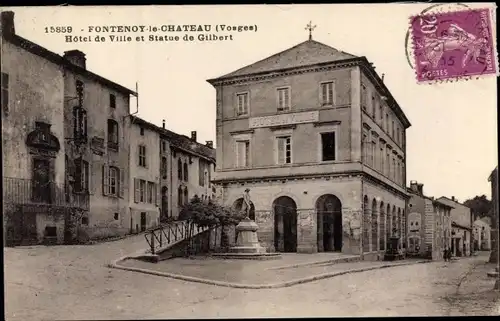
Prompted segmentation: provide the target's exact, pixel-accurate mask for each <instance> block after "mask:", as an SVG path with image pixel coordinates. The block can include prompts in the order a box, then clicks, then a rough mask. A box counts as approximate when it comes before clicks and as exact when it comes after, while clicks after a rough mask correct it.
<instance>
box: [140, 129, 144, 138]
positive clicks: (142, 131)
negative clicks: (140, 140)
mask: <svg viewBox="0 0 500 321" xmlns="http://www.w3.org/2000/svg"><path fill="white" fill-rule="evenodd" d="M140 134H141V136H144V127H141V128H140Z"/></svg>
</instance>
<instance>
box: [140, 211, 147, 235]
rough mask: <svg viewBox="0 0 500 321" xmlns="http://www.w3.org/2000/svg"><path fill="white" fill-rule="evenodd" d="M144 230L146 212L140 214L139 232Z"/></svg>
mask: <svg viewBox="0 0 500 321" xmlns="http://www.w3.org/2000/svg"><path fill="white" fill-rule="evenodd" d="M145 230H146V212H141V232H144V231H145Z"/></svg>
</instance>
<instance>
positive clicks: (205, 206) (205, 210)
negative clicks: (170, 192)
mask: <svg viewBox="0 0 500 321" xmlns="http://www.w3.org/2000/svg"><path fill="white" fill-rule="evenodd" d="M179 218H180V219H181V220H186V221H187V222H188V224H187V228H188V231H187V234H188V238H189V239H190V240H192V235H193V231H194V226H195V225H197V226H199V227H208V228H214V227H217V226H220V227H221V246H222V247H226V246H227V245H228V243H229V242H228V239H227V231H226V228H227V227H228V226H231V225H236V224H238V223H239V222H240V221H241V220H242V219H243V216H242V215H241V214H240V213H238V212H235V211H234V210H233V209H231V208H228V207H225V206H221V205H219V204H217V203H215V202H213V201H208V202H203V201H202V200H201V199H200V198H199V197H198V196H197V195H195V196H194V197H193V198H192V199H191V201H190V202H189V203H188V204H186V205H185V206H184V207H183V208H182V210H181V212H180V213H179ZM215 232H216V233H217V230H215ZM215 242H217V235H215ZM191 245H192V243H191V242H190V244H189V246H188V250H189V249H190V248H191Z"/></svg>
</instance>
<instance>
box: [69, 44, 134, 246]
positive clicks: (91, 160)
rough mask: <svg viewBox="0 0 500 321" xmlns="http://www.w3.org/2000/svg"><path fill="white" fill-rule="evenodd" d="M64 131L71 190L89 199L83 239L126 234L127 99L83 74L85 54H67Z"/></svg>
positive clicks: (124, 91)
mask: <svg viewBox="0 0 500 321" xmlns="http://www.w3.org/2000/svg"><path fill="white" fill-rule="evenodd" d="M63 59H64V60H65V61H68V62H69V63H70V64H71V66H70V67H71V68H67V70H66V73H65V77H64V78H65V94H64V97H65V108H64V118H65V119H64V125H65V126H64V127H65V137H66V139H65V145H66V160H67V165H68V166H67V168H68V170H67V176H68V180H69V181H70V182H72V185H73V186H74V189H75V190H77V191H78V192H79V193H83V194H88V195H89V198H90V210H89V213H88V216H86V217H82V219H81V226H80V234H81V235H82V238H90V239H96V238H106V237H110V236H115V235H124V234H127V233H128V232H129V230H130V227H129V226H130V225H129V223H130V221H129V220H128V217H129V216H130V210H129V195H128V191H129V180H128V177H129V152H130V151H129V147H130V137H129V135H128V134H127V128H126V121H127V116H128V115H129V114H130V96H131V95H136V93H135V92H134V91H131V90H129V89H127V88H125V87H123V86H121V85H119V84H116V83H114V82H112V81H110V80H107V79H105V78H102V77H100V76H98V75H96V74H94V73H92V72H90V71H88V70H87V68H86V58H85V54H84V53H83V52H81V51H79V50H71V51H67V52H65V54H64V56H63Z"/></svg>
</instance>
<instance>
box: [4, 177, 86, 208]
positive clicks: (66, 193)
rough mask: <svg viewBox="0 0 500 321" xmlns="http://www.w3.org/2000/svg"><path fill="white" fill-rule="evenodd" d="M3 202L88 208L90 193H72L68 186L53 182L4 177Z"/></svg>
mask: <svg viewBox="0 0 500 321" xmlns="http://www.w3.org/2000/svg"><path fill="white" fill-rule="evenodd" d="M65 187H66V188H65ZM3 202H4V203H6V204H9V203H10V204H15V205H28V204H29V205H51V206H60V207H76V208H81V209H85V210H88V208H89V194H88V193H86V192H84V193H72V192H70V189H69V188H68V186H61V185H59V184H56V183H53V182H48V183H40V182H37V181H34V180H31V179H23V178H13V177H4V178H3Z"/></svg>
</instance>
